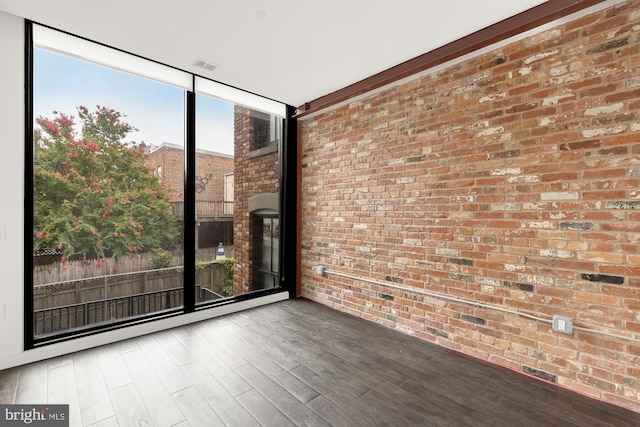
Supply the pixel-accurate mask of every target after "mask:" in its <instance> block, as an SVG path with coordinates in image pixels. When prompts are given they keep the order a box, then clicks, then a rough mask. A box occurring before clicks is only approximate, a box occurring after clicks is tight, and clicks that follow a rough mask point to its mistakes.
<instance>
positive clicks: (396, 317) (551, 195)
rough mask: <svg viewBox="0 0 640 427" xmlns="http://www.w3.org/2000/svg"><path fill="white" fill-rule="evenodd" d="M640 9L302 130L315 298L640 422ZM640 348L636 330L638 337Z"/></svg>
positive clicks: (449, 71) (629, 8)
mask: <svg viewBox="0 0 640 427" xmlns="http://www.w3.org/2000/svg"><path fill="white" fill-rule="evenodd" d="M639 46H640V2H639V1H627V2H624V3H621V4H619V5H617V6H612V7H610V8H608V9H605V10H603V11H600V12H597V13H595V14H592V15H588V16H585V17H581V18H579V19H577V20H574V21H572V22H568V23H566V24H563V25H562V26H559V27H557V28H553V29H549V30H547V31H544V32H542V33H540V34H537V35H534V36H531V37H529V38H526V39H523V40H520V41H517V42H514V43H512V44H509V45H507V46H505V47H502V48H499V49H496V50H494V51H492V52H490V53H487V54H483V55H480V56H477V57H474V58H472V59H469V60H466V61H464V62H462V63H459V64H456V65H453V66H450V67H449V68H446V69H444V70H442V71H437V72H434V73H431V74H428V75H426V76H422V77H419V78H417V79H414V80H412V81H410V82H407V83H404V84H402V85H400V86H397V87H394V88H391V89H388V90H385V91H381V92H379V93H377V94H374V95H370V96H368V97H364V98H362V99H359V100H354V101H352V102H351V103H349V104H348V105H343V106H339V107H336V108H334V109H332V110H329V111H326V112H324V113H322V114H319V115H315V116H313V117H311V118H307V119H304V120H301V121H300V123H301V126H302V135H303V137H302V141H301V144H302V150H303V152H302V155H303V164H302V184H301V185H302V224H303V225H302V248H303V249H302V263H303V265H302V269H303V283H302V292H303V295H304V296H305V297H307V298H310V299H312V300H315V301H318V302H321V303H323V304H327V305H329V306H332V307H334V308H336V309H339V310H343V311H346V312H349V313H352V314H355V315H358V316H362V317H364V318H366V319H369V320H372V321H375V322H378V323H381V324H384V325H386V326H388V327H391V328H396V329H399V330H402V331H404V332H406V333H409V334H413V335H416V336H418V337H421V338H423V339H425V340H429V341H433V342H435V343H438V344H440V345H443V346H447V347H451V348H455V349H457V350H460V351H463V352H465V353H469V354H472V355H474V356H477V357H480V358H483V359H486V360H489V361H492V362H494V363H497V364H500V365H504V366H507V367H510V368H512V369H515V370H518V371H521V372H524V373H527V374H531V375H534V376H537V377H540V378H543V379H546V380H550V381H553V382H556V383H558V384H560V385H562V386H566V387H569V388H571V389H574V390H577V391H579V392H583V393H586V394H588V395H591V396H595V397H598V398H602V399H604V400H607V401H609V402H612V403H614V404H619V405H622V406H625V407H629V408H631V409H634V410H636V411H640V342H639V341H636V342H634V341H631V340H625V339H619V338H615V337H610V336H605V335H599V334H595V333H592V332H585V331H580V330H574V332H573V333H572V334H570V335H569V334H563V333H559V332H554V331H552V329H551V325H550V324H548V323H546V322H542V321H537V320H533V319H530V318H526V317H519V316H516V315H513V314H509V313H506V312H501V311H495V310H491V309H486V308H477V307H476V306H473V305H466V304H462V303H458V302H451V301H447V300H443V299H438V298H433V297H427V296H424V295H421V294H417V293H412V292H404V291H399V290H394V289H393V288H390V287H387V286H383V285H377V284H373V283H367V282H363V281H358V280H353V279H348V278H344V277H339V276H336V275H332V274H329V275H326V276H323V277H318V276H316V275H315V274H314V273H313V270H312V267H313V266H315V265H326V266H328V267H329V269H330V270H333V271H336V272H340V273H346V274H352V275H355V276H359V277H365V278H369V279H373V280H375V281H378V282H382V283H388V284H395V285H401V286H406V287H410V288H415V289H418V290H427V291H431V292H437V293H442V294H446V295H448V296H451V297H456V298H463V299H465V300H470V301H479V302H482V303H485V304H489V305H492V306H498V307H502V308H506V309H508V310H514V311H520V312H523V313H527V314H531V315H533V316H535V317H539V318H543V319H549V320H550V319H551V317H552V316H553V315H554V314H560V315H564V316H568V317H570V318H571V319H572V320H573V323H574V326H578V327H583V328H589V329H597V330H601V331H605V332H607V333H611V334H615V335H623V336H627V337H631V336H632V334H637V333H640V311H639V309H640V185H639V184H640V117H639V115H638V109H639V108H640V53H639ZM639 335H640V334H639Z"/></svg>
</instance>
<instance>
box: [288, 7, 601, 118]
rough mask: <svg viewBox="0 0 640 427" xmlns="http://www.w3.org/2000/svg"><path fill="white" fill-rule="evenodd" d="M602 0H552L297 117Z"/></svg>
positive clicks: (302, 109)
mask: <svg viewBox="0 0 640 427" xmlns="http://www.w3.org/2000/svg"><path fill="white" fill-rule="evenodd" d="M603 1H605V0H550V1H547V2H544V3H542V4H540V5H538V6H535V7H533V8H531V9H528V10H525V11H524V12H521V13H519V14H517V15H514V16H512V17H510V18H507V19H504V20H502V21H499V22H497V23H495V24H493V25H490V26H488V27H485V28H483V29H481V30H478V31H476V32H474V33H471V34H469V35H467V36H465V37H462V38H460V39H457V40H455V41H453V42H451V43H448V44H446V45H444V46H441V47H439V48H437V49H434V50H432V51H429V52H427V53H424V54H422V55H420V56H417V57H415V58H413V59H410V60H408V61H405V62H403V63H401V64H398V65H396V66H394V67H391V68H389V69H387V70H384V71H381V72H379V73H377V74H374V75H372V76H370V77H367V78H366V79H363V80H360V81H359V82H356V83H353V84H351V85H349V86H346V87H344V88H342V89H338V90H337V91H335V92H332V93H329V94H327V95H324V96H321V97H320V98H317V99H314V100H313V101H309V102H306V103H305V104H304V105H301V106H299V107H298V108H297V111H296V117H298V118H299V117H304V116H306V115H309V114H311V113H314V112H317V111H320V110H323V109H325V108H328V107H331V106H333V105H335V104H338V103H340V102H343V101H346V100H348V99H351V98H353V97H355V96H358V95H361V94H363V93H366V92H369V91H372V90H374V89H378V88H380V87H382V86H385V85H387V84H390V83H393V82H395V81H398V80H400V79H403V78H405V77H409V76H411V75H413V74H416V73H419V72H421V71H424V70H427V69H429V68H432V67H435V66H437V65H440V64H443V63H445V62H447V61H450V60H453V59H455V58H458V57H460V56H463V55H466V54H468V53H471V52H474V51H476V50H478V49H482V48H484V47H487V46H490V45H492V44H494V43H497V42H499V41H501V40H505V39H507V38H509V37H513V36H515V35H518V34H521V33H523V32H525V31H528V30H531V29H534V28H536V27H539V26H541V25H544V24H547V23H549V22H552V21H554V20H556V19H559V18H562V17H564V16H567V15H570V14H572V13H575V12H579V11H581V10H583V9H586V8H588V7H591V6H594V5H596V4H598V3H602V2H603Z"/></svg>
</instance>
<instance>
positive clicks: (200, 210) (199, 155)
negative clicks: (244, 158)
mask: <svg viewBox="0 0 640 427" xmlns="http://www.w3.org/2000/svg"><path fill="white" fill-rule="evenodd" d="M233 141H234V140H233V104H231V103H229V102H226V101H221V100H218V99H215V98H211V97H208V96H203V95H197V97H196V173H195V174H196V187H195V188H196V303H202V302H207V301H212V300H219V299H222V298H225V297H230V296H232V295H233V294H234V292H233V265H234V260H233V256H234V242H233V214H234V206H233V204H234V197H235V194H234V193H235V190H234V153H233V151H234V146H233Z"/></svg>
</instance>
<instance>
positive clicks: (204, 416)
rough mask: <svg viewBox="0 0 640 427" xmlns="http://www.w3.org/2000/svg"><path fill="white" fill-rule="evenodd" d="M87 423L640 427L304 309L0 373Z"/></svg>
mask: <svg viewBox="0 0 640 427" xmlns="http://www.w3.org/2000/svg"><path fill="white" fill-rule="evenodd" d="M0 403H5V404H6V403H31V404H40V403H50V404H54V403H68V404H70V418H71V425H74V426H75V425H83V426H180V427H182V426H205V427H207V426H227V425H228V426H243V427H245V426H267V427H272V426H277V427H280V426H328V425H333V426H493V427H495V426H640V414H638V413H635V412H631V411H626V410H624V409H621V408H618V407H615V406H611V405H607V404H605V403H602V402H599V401H596V400H592V399H589V398H586V397H584V396H581V395H578V394H575V393H572V392H570V391H567V390H564V389H561V388H559V387H556V386H553V385H550V384H547V383H544V382H542V381H538V380H536V379H532V378H529V377H527V376H524V375H520V374H518V373H515V372H512V371H510V370H506V369H503V368H500V367H496V366H493V365H490V364H488V363H485V362H482V361H479V360H476V359H473V358H470V357H467V356H465V355H461V354H459V353H456V352H453V351H449V350H447V349H444V348H441V347H437V346H434V345H432V344H429V343H426V342H423V341H420V340H418V339H415V338H413V337H410V336H407V335H405V334H401V333H399V332H397V331H392V330H389V329H386V328H383V327H381V326H378V325H375V324H373V323H369V322H366V321H364V320H362V319H358V318H354V317H351V316H348V315H345V314H342V313H339V312H336V311H334V310H331V309H328V308H326V307H323V306H321V305H319V304H315V303H312V302H309V301H306V300H302V299H298V300H289V301H285V302H281V303H277V304H272V305H269V306H265V307H260V308H257V309H252V310H248V311H245V312H241V313H236V314H232V315H229V316H225V317H221V318H217V319H213V320H208V321H204V322H201V323H197V324H193V325H189V326H186V327H181V328H177V329H173V330H170V331H165V332H160V333H155V334H152V335H147V336H144V337H140V338H136V339H131V340H127V341H124V342H119V343H114V344H111V345H107V346H103V347H99V348H96V349H91V350H87V351H82V352H79V353H75V354H72V355H68V356H64V357H59V358H55V359H51V360H47V361H43V362H39V363H34V364H31V365H26V366H22V367H18V368H14V369H8V370H4V371H0Z"/></svg>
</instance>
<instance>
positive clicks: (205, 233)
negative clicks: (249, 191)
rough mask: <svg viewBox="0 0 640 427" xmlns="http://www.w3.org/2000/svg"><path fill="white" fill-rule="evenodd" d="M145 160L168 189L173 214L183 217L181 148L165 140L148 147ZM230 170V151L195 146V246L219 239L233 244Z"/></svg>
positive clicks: (213, 242) (205, 246)
mask: <svg viewBox="0 0 640 427" xmlns="http://www.w3.org/2000/svg"><path fill="white" fill-rule="evenodd" d="M145 162H146V164H147V167H149V168H150V169H152V170H153V172H154V174H155V175H156V176H157V177H158V179H159V180H160V181H161V182H162V184H163V185H164V187H165V188H166V189H167V191H168V193H169V201H170V202H171V212H172V214H174V215H175V216H176V217H177V218H178V219H179V220H182V219H183V212H184V203H183V202H184V194H183V192H184V148H183V147H182V146H179V145H174V144H168V143H164V144H162V145H160V146H158V147H151V149H150V150H149V152H148V154H147V157H146V160H145ZM233 172H234V160H233V156H232V155H227V154H221V153H216V152H212V151H206V150H196V215H197V218H198V233H197V247H198V248H207V247H215V246H217V245H218V243H220V242H222V243H223V244H224V245H225V246H232V245H233V232H232V227H233V222H232V219H233V217H232V215H233V200H234V192H233V190H232V187H233V178H234V177H233ZM225 186H226V187H227V188H226V190H225ZM225 202H226V203H225ZM228 252H229V253H231V252H230V251H228Z"/></svg>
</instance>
